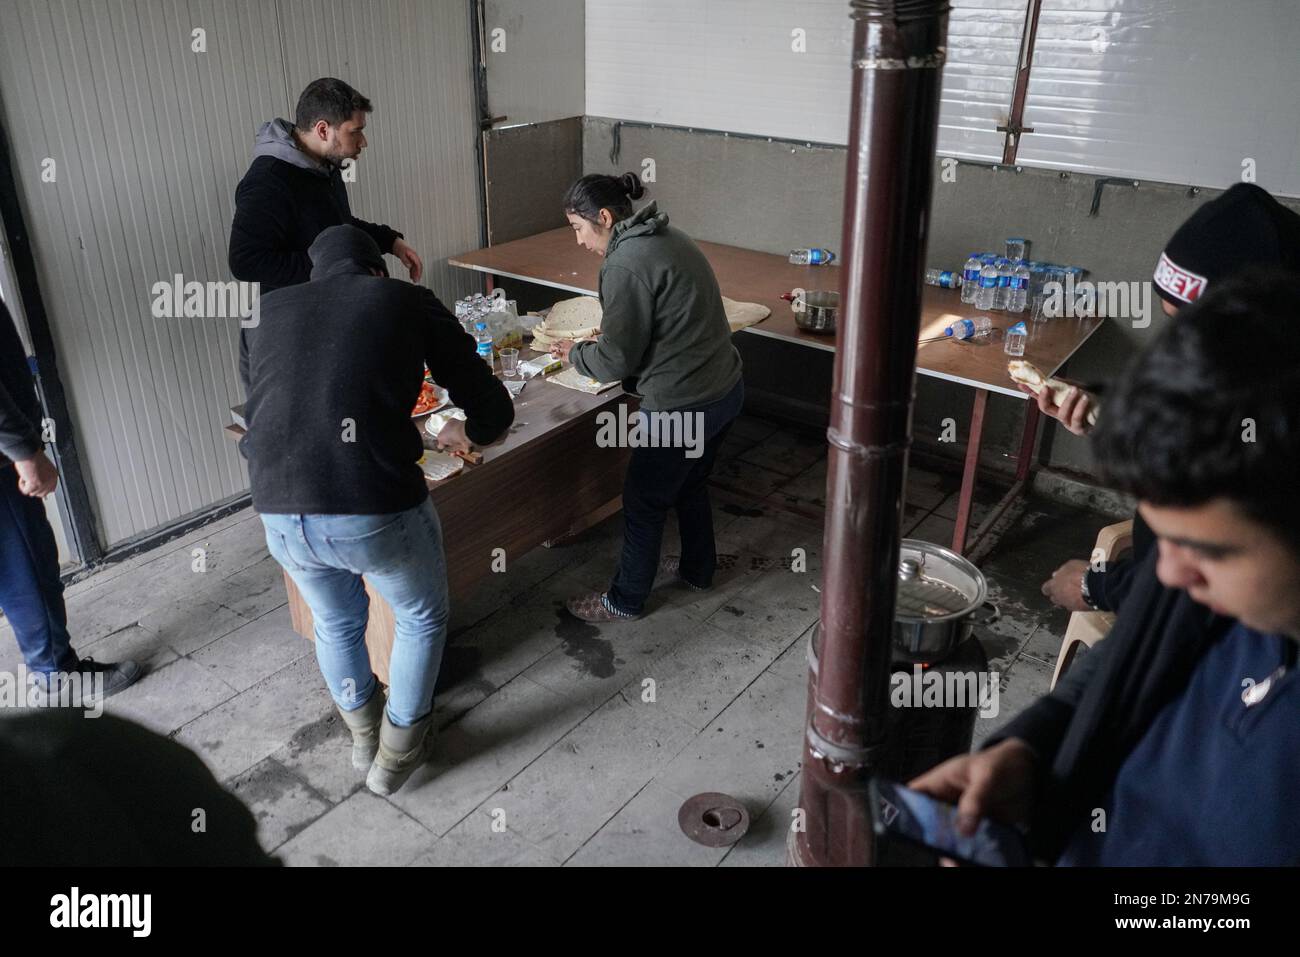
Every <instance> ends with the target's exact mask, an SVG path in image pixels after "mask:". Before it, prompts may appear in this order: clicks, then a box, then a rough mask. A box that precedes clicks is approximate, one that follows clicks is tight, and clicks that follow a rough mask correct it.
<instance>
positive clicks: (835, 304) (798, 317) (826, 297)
mask: <svg viewBox="0 0 1300 957" xmlns="http://www.w3.org/2000/svg"><path fill="white" fill-rule="evenodd" d="M781 298H782V299H788V300H789V301H790V308H791V309H793V310H794V324H795V325H796V326H798V327H799V328H800V329H803V330H804V331H805V332H818V333H822V334H823V335H834V333H835V317H836V315H838V314H839V311H840V294H839V293H838V292H822V291H814V292H806V291H805V292H799V293H787V294H786V295H784V296H782V297H781Z"/></svg>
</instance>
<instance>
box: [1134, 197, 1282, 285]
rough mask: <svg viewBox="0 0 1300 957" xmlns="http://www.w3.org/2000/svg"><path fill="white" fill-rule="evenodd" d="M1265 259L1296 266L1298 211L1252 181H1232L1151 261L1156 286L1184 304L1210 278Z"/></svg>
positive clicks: (1265, 262) (1262, 263) (1214, 279)
mask: <svg viewBox="0 0 1300 957" xmlns="http://www.w3.org/2000/svg"><path fill="white" fill-rule="evenodd" d="M1267 265H1283V266H1290V267H1291V268H1293V269H1295V268H1300V215H1298V214H1296V213H1294V212H1292V211H1291V210H1289V209H1287V208H1286V207H1285V206H1283V205H1282V204H1281V203H1279V202H1278V201H1277V200H1276V199H1274V198H1273V197H1272V196H1271V195H1269V193H1268V192H1267V191H1266V190H1264V189H1261V188H1260V187H1258V186H1256V185H1255V184H1254V183H1238V184H1236V185H1235V186H1233V187H1232V188H1231V189H1228V190H1227V191H1226V192H1224V193H1223V195H1222V196H1219V197H1217V198H1215V199H1212V200H1210V201H1209V202H1208V203H1206V204H1205V205H1204V206H1202V207H1201V208H1200V209H1198V210H1197V211H1196V212H1194V213H1193V214H1192V215H1191V216H1190V217H1189V218H1188V220H1187V221H1186V222H1185V223H1183V224H1182V225H1181V226H1179V227H1178V229H1177V231H1176V232H1175V233H1174V235H1173V236H1172V237H1171V238H1170V240H1169V242H1168V243H1167V244H1166V245H1165V251H1164V252H1163V253H1161V255H1160V261H1159V262H1158V263H1156V271H1155V283H1156V292H1157V293H1158V294H1159V295H1160V298H1162V299H1164V300H1166V301H1168V302H1170V303H1172V304H1173V305H1175V306H1185V305H1187V304H1188V303H1191V302H1195V301H1196V300H1197V299H1198V298H1199V297H1200V296H1203V295H1204V294H1205V290H1206V287H1207V286H1209V285H1210V284H1211V283H1216V282H1219V281H1221V280H1223V279H1227V278H1228V277H1229V276H1231V275H1233V274H1234V273H1237V272H1240V271H1241V270H1243V269H1246V268H1248V267H1250V266H1267Z"/></svg>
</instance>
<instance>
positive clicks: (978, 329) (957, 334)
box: [943, 316, 993, 339]
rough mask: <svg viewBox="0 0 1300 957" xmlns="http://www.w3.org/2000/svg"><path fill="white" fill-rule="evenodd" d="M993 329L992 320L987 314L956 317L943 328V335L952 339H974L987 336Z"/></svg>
mask: <svg viewBox="0 0 1300 957" xmlns="http://www.w3.org/2000/svg"><path fill="white" fill-rule="evenodd" d="M992 330H993V320H991V319H990V318H989V317H988V316H976V317H975V318H974V319H958V320H957V321H956V322H954V323H953V324H952V325H951V326H948V327H947V328H946V329H944V330H943V334H944V335H945V336H949V337H950V338H953V339H974V338H976V337H977V336H987V335H988V334H989V333H990V332H991V331H992Z"/></svg>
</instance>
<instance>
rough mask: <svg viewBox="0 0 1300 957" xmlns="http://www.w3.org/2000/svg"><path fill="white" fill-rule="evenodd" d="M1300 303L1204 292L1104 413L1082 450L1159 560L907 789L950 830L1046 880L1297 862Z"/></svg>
mask: <svg viewBox="0 0 1300 957" xmlns="http://www.w3.org/2000/svg"><path fill="white" fill-rule="evenodd" d="M1297 290H1300V276H1297V275H1296V274H1293V273H1273V274H1268V275H1265V274H1243V275H1242V276H1241V277H1239V278H1238V279H1237V280H1234V281H1231V282H1227V283H1224V284H1222V285H1221V286H1218V287H1216V288H1215V289H1212V290H1210V291H1209V292H1208V293H1207V294H1206V295H1205V296H1204V297H1201V298H1199V299H1198V300H1197V301H1196V302H1195V303H1194V304H1192V305H1191V306H1189V307H1188V308H1186V309H1185V310H1183V311H1182V312H1181V313H1180V314H1179V319H1178V322H1177V323H1173V324H1170V325H1169V326H1167V327H1166V328H1165V330H1164V331H1163V332H1162V334H1161V335H1160V336H1159V338H1158V339H1157V340H1156V341H1155V342H1154V343H1153V345H1152V346H1151V348H1150V349H1149V350H1147V352H1146V353H1144V354H1143V355H1142V356H1141V357H1140V358H1139V359H1138V361H1137V363H1136V364H1135V366H1134V367H1133V369H1132V370H1131V372H1130V374H1129V376H1128V378H1127V379H1126V380H1125V381H1124V382H1123V383H1122V384H1121V386H1120V387H1119V389H1118V391H1117V393H1116V394H1115V395H1114V397H1112V398H1111V399H1109V400H1108V403H1107V409H1106V415H1105V416H1104V417H1103V418H1102V420H1101V422H1100V423H1099V424H1098V427H1097V430H1096V432H1095V433H1094V442H1095V446H1096V451H1097V453H1098V456H1099V458H1100V460H1101V462H1102V465H1103V470H1104V472H1105V474H1106V475H1107V476H1108V477H1109V479H1110V481H1111V482H1112V483H1113V484H1114V485H1116V486H1117V487H1119V488H1121V489H1123V490H1125V491H1128V492H1131V493H1132V494H1134V495H1136V496H1137V498H1138V500H1139V509H1140V511H1141V513H1142V515H1143V516H1144V517H1145V519H1146V521H1147V522H1148V523H1149V524H1150V526H1151V529H1152V531H1153V533H1154V534H1155V536H1156V539H1157V548H1156V549H1153V550H1152V551H1151V553H1150V554H1148V555H1147V556H1146V558H1145V559H1144V560H1143V561H1142V562H1141V567H1140V568H1138V569H1137V572H1136V573H1135V578H1134V584H1133V593H1132V594H1131V595H1130V598H1129V599H1128V600H1127V601H1126V606H1125V609H1124V610H1123V611H1121V614H1120V617H1119V620H1118V622H1117V623H1116V626H1115V629H1114V630H1113V631H1112V633H1111V635H1110V637H1108V638H1107V639H1106V640H1105V641H1104V642H1101V643H1100V644H1099V645H1097V646H1096V647H1095V648H1094V649H1092V650H1091V651H1090V652H1089V653H1088V654H1087V655H1085V656H1084V657H1083V658H1082V659H1081V660H1080V662H1079V663H1078V664H1077V665H1076V666H1075V667H1074V668H1073V669H1072V670H1071V671H1070V672H1069V674H1067V676H1066V677H1065V678H1064V679H1063V680H1062V682H1061V684H1060V685H1059V686H1058V687H1057V688H1056V690H1055V691H1053V692H1052V694H1050V695H1048V696H1047V697H1045V698H1043V699H1042V700H1040V701H1038V702H1037V703H1036V704H1034V705H1032V706H1031V707H1030V708H1028V709H1027V710H1026V711H1025V712H1023V713H1022V714H1020V715H1019V716H1017V717H1016V718H1015V719H1014V720H1012V721H1011V722H1010V723H1009V724H1008V725H1007V727H1005V728H1004V729H1002V731H1001V732H1000V733H998V734H996V735H995V736H994V737H993V738H992V739H991V740H990V741H989V742H988V743H987V744H986V745H985V746H984V748H983V749H982V750H981V751H979V752H978V753H976V754H972V755H963V756H961V757H957V758H953V759H951V760H949V761H946V762H944V763H943V764H940V765H939V766H937V767H936V768H934V769H933V770H931V771H929V772H927V773H926V774H924V775H921V776H920V777H918V778H917V779H915V780H914V781H913V782H911V786H912V787H913V788H915V789H917V790H920V791H923V792H925V793H927V794H930V795H931V796H933V797H936V798H939V799H940V800H945V801H950V802H953V803H956V804H957V806H958V810H959V816H960V823H959V828H960V830H962V831H963V832H970V831H973V830H974V827H975V822H976V821H978V819H979V818H982V817H991V818H994V819H998V820H1002V821H1006V822H1008V823H1016V824H1021V825H1026V826H1028V829H1029V837H1030V843H1031V847H1032V848H1033V850H1034V852H1035V855H1036V856H1037V857H1039V858H1040V859H1044V860H1049V861H1055V862H1056V863H1057V864H1058V865H1118V866H1123V865H1157V866H1169V865H1176V866H1230V865H1256V866H1258V865H1265V866H1276V865H1294V864H1297V863H1300V817H1297V816H1296V814H1295V813H1294V809H1293V807H1292V806H1291V802H1292V800H1293V796H1294V795H1295V794H1297V793H1300V677H1298V676H1297V667H1296V661H1297V648H1300V495H1298V494H1297V488H1296V476H1297V475H1300V339H1298V338H1297V337H1296V336H1295V334H1294V317H1295V315H1296V313H1297V311H1300V292H1298V291H1297ZM1152 573H1154V574H1152ZM1139 592H1140V594H1139ZM1243 809H1249V813H1243Z"/></svg>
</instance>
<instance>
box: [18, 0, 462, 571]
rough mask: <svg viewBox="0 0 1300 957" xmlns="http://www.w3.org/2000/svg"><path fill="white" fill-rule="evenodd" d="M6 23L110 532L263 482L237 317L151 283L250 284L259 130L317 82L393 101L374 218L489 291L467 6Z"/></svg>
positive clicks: (54, 1)
mask: <svg viewBox="0 0 1300 957" xmlns="http://www.w3.org/2000/svg"><path fill="white" fill-rule="evenodd" d="M0 22H2V23H3V25H4V28H3V35H2V36H0V105H2V108H3V111H4V113H3V115H4V122H5V124H6V126H7V128H8V129H9V132H10V138H11V140H12V144H13V151H14V161H15V166H16V167H17V169H18V170H19V171H20V178H19V183H18V189H19V192H20V198H21V201H22V202H23V205H24V209H25V211H26V215H27V220H28V227H29V229H30V231H31V233H32V235H33V237H34V243H35V247H36V252H37V265H38V269H39V270H40V281H41V288H42V291H43V293H44V296H45V299H46V306H47V309H48V311H49V314H50V316H51V325H52V329H53V334H54V338H55V342H56V346H57V349H58V351H59V360H60V366H61V369H62V372H63V376H64V384H65V386H66V388H67V390H68V393H69V395H70V401H71V403H72V415H73V419H74V422H75V423H76V426H77V429H78V440H79V442H80V445H81V448H82V449H83V457H84V461H85V462H86V463H87V469H88V475H87V481H88V483H89V484H90V486H91V495H92V499H93V501H94V503H95V506H96V510H97V513H98V519H99V522H100V530H101V536H102V538H103V542H104V544H105V545H107V546H110V547H111V546H112V545H114V544H117V543H120V542H123V541H125V540H129V539H131V538H134V537H137V536H139V535H141V534H143V533H145V532H148V531H150V530H152V529H156V528H159V527H161V526H165V525H168V524H170V523H172V522H175V521H176V520H178V519H181V518H183V517H185V516H187V515H191V514H193V513H196V512H201V511H203V510H205V509H207V508H208V507H210V506H212V505H213V504H216V503H219V502H222V501H224V500H227V499H230V498H232V497H235V496H237V495H239V494H241V493H242V492H243V491H245V490H246V489H247V486H248V478H247V472H246V470H245V468H244V464H243V462H242V460H241V458H240V457H239V454H238V452H237V450H236V448H235V446H234V443H233V442H230V441H229V440H227V439H226V438H225V436H224V435H223V433H222V431H221V430H222V427H223V426H224V425H225V424H227V422H228V421H229V412H228V409H229V407H230V406H231V405H232V404H235V403H236V402H238V401H240V387H239V384H238V381H237V374H236V371H235V360H236V356H237V354H238V347H237V341H238V325H237V321H235V320H220V319H156V318H154V317H153V316H152V315H151V313H150V303H151V300H152V294H151V292H150V290H151V287H152V286H153V284H154V283H155V282H157V281H159V280H169V279H170V278H171V277H172V276H173V275H174V274H176V273H180V274H182V275H183V276H184V277H185V279H186V280H190V279H197V280H199V281H209V280H221V281H224V280H229V279H230V278H231V277H230V275H229V270H228V267H227V265H226V248H227V240H228V237H229V228H230V218H231V213H232V210H233V204H234V189H235V185H236V183H237V182H238V180H239V178H240V177H241V176H242V175H243V172H244V170H245V169H246V167H247V165H248V161H249V155H250V151H251V147H252V139H253V134H254V131H255V130H256V129H257V127H258V126H259V125H260V124H261V123H262V122H264V121H265V120H268V119H270V118H272V117H275V116H290V115H291V112H292V108H293V103H294V101H295V100H296V98H297V95H298V92H299V91H300V90H301V88H302V87H303V86H304V85H305V84H306V83H307V81H309V80H311V79H313V78H314V77H317V76H323V75H334V76H339V77H341V78H343V79H346V80H347V81H348V82H350V83H352V84H353V85H354V86H355V87H357V88H358V89H360V90H361V91H362V92H363V93H365V94H366V95H368V96H369V97H370V98H371V99H372V101H373V102H374V103H375V107H376V111H375V113H374V114H373V116H372V117H371V120H370V123H369V126H368V128H367V138H368V139H369V140H370V143H371V145H370V148H369V149H368V150H367V151H366V152H365V153H364V154H363V156H362V159H361V162H360V165H359V167H358V170H357V182H356V183H355V184H353V185H351V186H350V187H349V189H350V195H351V198H352V205H353V210H354V211H355V212H356V213H357V215H359V216H362V217H363V218H366V219H370V220H373V221H376V222H387V223H389V224H391V225H393V226H394V227H396V228H398V229H399V230H401V231H402V232H404V233H405V234H406V236H407V239H408V241H409V242H410V243H411V244H412V245H413V246H414V247H415V248H416V249H417V250H418V251H419V252H420V253H421V255H422V256H423V258H424V260H425V264H426V267H427V271H426V278H425V280H424V281H425V283H426V284H428V285H430V286H431V287H432V288H433V289H434V290H435V291H436V292H437V293H438V294H439V295H440V296H441V297H442V298H444V299H450V298H455V297H456V296H458V295H463V294H464V292H466V291H468V290H469V289H470V288H472V286H473V285H474V283H473V280H472V279H471V278H470V277H468V276H465V275H454V274H453V270H451V269H450V267H447V266H446V265H445V263H442V262H440V261H439V260H442V259H444V258H445V257H446V256H448V255H450V254H452V253H455V252H460V251H462V250H464V249H469V248H473V247H475V246H477V245H478V227H479V216H478V197H477V184H476V174H475V167H474V139H475V136H476V135H477V134H476V130H475V112H474V97H473V85H472V78H471V69H470V59H471V47H470V39H469V38H470V32H469V8H468V4H467V3H465V2H463V0H435V2H429V0H351V2H343V0H221V2H219V3H218V2H213V0H0ZM197 28H201V29H203V30H204V31H206V42H207V51H206V52H203V53H200V52H194V51H193V50H192V49H191V43H192V31H193V30H195V29H197ZM47 157H48V158H52V159H54V161H55V162H56V164H57V166H56V168H55V169H56V179H55V181H54V182H43V181H42V163H43V161H44V160H45V159H46V158H47ZM457 272H459V271H457Z"/></svg>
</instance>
